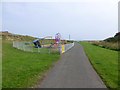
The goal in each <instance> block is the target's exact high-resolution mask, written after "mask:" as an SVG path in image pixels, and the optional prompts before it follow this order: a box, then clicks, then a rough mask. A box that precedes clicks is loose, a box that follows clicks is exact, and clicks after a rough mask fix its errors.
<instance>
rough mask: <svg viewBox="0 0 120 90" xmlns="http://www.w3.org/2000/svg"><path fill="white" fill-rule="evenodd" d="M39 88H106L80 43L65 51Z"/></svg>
mask: <svg viewBox="0 0 120 90" xmlns="http://www.w3.org/2000/svg"><path fill="white" fill-rule="evenodd" d="M38 88H106V86H105V84H104V83H103V82H102V80H101V79H100V77H99V76H98V74H97V73H96V72H95V70H94V69H93V67H92V66H91V64H90V62H89V60H88V58H87V56H86V55H85V52H84V50H83V47H82V46H81V45H79V44H78V43H75V46H74V47H73V48H71V49H70V50H69V51H67V52H65V53H64V54H63V55H62V56H61V59H60V60H59V61H58V62H57V63H56V64H55V66H54V67H53V68H52V69H51V70H50V71H49V72H48V74H47V76H46V77H45V78H44V80H43V81H42V82H41V84H40V85H39V86H38Z"/></svg>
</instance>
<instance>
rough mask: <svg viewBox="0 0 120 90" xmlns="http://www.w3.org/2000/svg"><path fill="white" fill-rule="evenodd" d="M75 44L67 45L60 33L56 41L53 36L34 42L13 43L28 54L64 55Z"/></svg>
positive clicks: (56, 36)
mask: <svg viewBox="0 0 120 90" xmlns="http://www.w3.org/2000/svg"><path fill="white" fill-rule="evenodd" d="M72 46H74V43H69V44H68V43H67V41H66V40H61V35H60V33H57V34H56V35H55V39H52V36H46V37H44V38H37V39H35V40H33V41H32V42H26V41H13V47H14V48H17V49H20V50H23V51H28V52H38V53H49V54H50V53H56V52H57V53H60V54H61V53H64V52H65V51H67V50H69V49H70V48H71V47H72Z"/></svg>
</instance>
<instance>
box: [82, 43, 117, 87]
mask: <svg viewBox="0 0 120 90" xmlns="http://www.w3.org/2000/svg"><path fill="white" fill-rule="evenodd" d="M80 44H81V45H82V46H83V47H84V50H85V52H86V54H87V56H88V58H89V60H90V62H91V63H92V65H93V66H94V68H95V69H96V71H97V72H98V73H99V75H100V76H101V78H102V79H103V81H104V82H105V84H106V85H107V87H108V88H117V87H118V51H113V50H109V49H105V48H101V47H98V46H95V45H92V44H90V43H88V42H80Z"/></svg>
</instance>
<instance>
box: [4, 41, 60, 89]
mask: <svg viewBox="0 0 120 90" xmlns="http://www.w3.org/2000/svg"><path fill="white" fill-rule="evenodd" d="M2 44H3V47H2V71H3V72H2V76H3V77H2V80H3V82H2V88H19V87H22V88H27V87H32V86H34V85H35V84H37V82H38V80H40V79H41V78H42V76H43V75H44V73H45V72H46V71H47V70H48V69H49V68H50V67H51V66H52V64H53V62H56V61H57V60H58V59H59V57H60V55H59V54H39V53H32V52H24V51H21V50H18V49H15V48H13V47H12V43H11V42H10V41H4V42H3V43H2Z"/></svg>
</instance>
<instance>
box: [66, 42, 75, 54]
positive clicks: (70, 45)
mask: <svg viewBox="0 0 120 90" xmlns="http://www.w3.org/2000/svg"><path fill="white" fill-rule="evenodd" d="M73 46H74V43H70V44H65V52H66V51H68V50H69V49H71V48H72V47H73Z"/></svg>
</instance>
